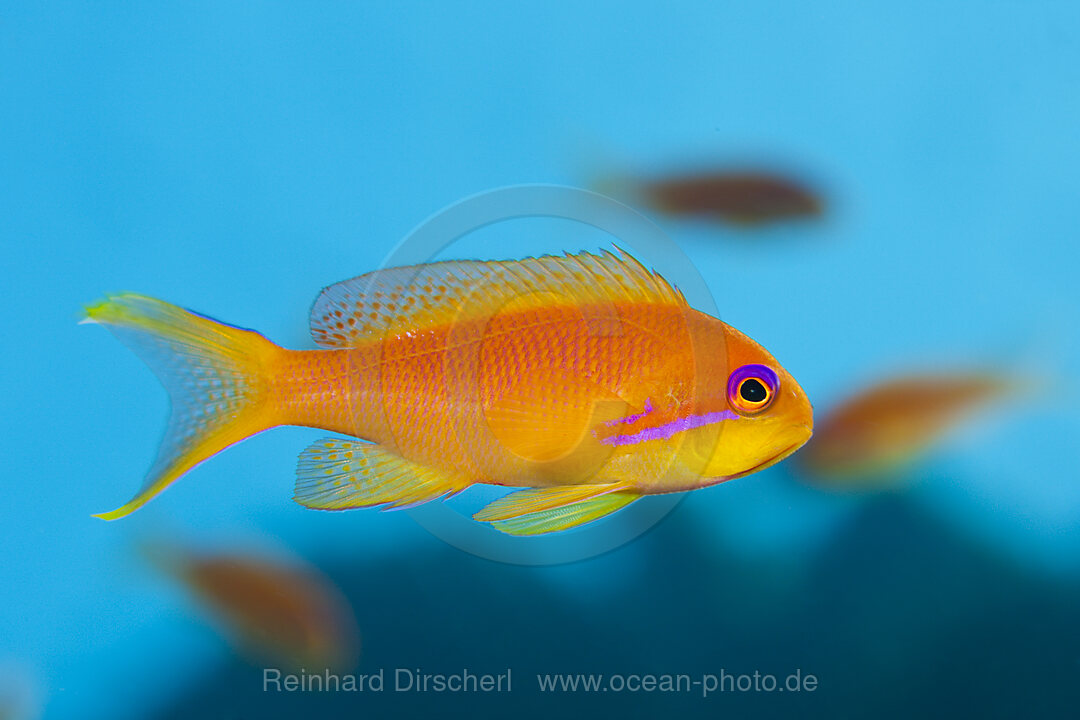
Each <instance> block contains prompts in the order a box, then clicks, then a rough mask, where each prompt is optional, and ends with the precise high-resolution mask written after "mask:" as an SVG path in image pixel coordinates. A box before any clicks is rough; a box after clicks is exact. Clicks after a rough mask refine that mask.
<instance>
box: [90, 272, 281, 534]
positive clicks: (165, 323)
mask: <svg viewBox="0 0 1080 720" xmlns="http://www.w3.org/2000/svg"><path fill="white" fill-rule="evenodd" d="M83 322H92V323H98V324H100V325H104V326H105V327H107V328H108V329H109V330H110V331H111V332H112V333H113V334H114V335H116V337H117V338H119V339H120V340H121V341H122V342H123V343H124V344H126V345H127V346H128V347H130V348H131V349H132V350H134V351H135V353H136V354H137V355H138V356H139V357H140V358H142V359H143V361H144V362H145V363H146V364H147V365H149V366H150V369H151V370H153V371H154V374H155V375H157V376H158V379H159V380H161V383H162V384H163V385H164V386H165V389H166V390H167V391H168V392H169V399H170V401H171V405H172V409H171V413H170V416H169V424H168V428H167V429H166V431H165V439H164V440H162V443H161V448H160V449H159V450H158V456H157V460H156V461H155V462H154V465H153V467H151V468H150V471H149V473H147V475H146V480H145V481H144V482H143V486H142V488H141V489H140V490H139V492H138V493H136V495H135V497H134V498H132V499H131V501H130V502H128V503H127V504H126V505H124V506H122V507H119V508H117V509H116V510H113V511H111V512H106V513H101V514H100V515H96V516H95V517H99V518H102V519H105V520H115V519H117V518H121V517H124V516H125V515H128V514H130V513H131V512H133V511H135V510H137V509H138V508H140V507H142V506H143V505H145V504H146V503H147V502H148V501H149V500H150V499H151V498H153V497H154V496H155V495H157V494H158V493H159V492H161V491H162V490H164V489H165V488H166V487H168V486H169V484H170V483H172V482H173V481H174V480H176V479H177V478H179V477H180V476H181V475H183V474H184V473H185V472H187V471H188V470H190V469H191V468H193V467H195V466H196V465H198V464H199V463H201V462H202V461H203V460H206V459H207V458H209V457H210V456H211V455H214V454H215V453H217V452H220V451H221V450H224V449H225V448H227V447H228V446H230V445H232V444H234V443H237V442H239V441H241V440H243V439H244V438H246V437H249V436H251V435H254V434H255V433H258V432H260V431H262V430H266V429H268V428H271V427H273V426H274V425H276V424H277V422H276V417H275V416H274V412H273V410H272V403H269V402H267V401H268V399H269V396H270V383H269V377H270V376H269V372H268V367H269V366H270V363H271V361H272V360H273V358H274V355H275V354H276V353H277V352H280V348H278V347H277V346H276V345H274V344H273V343H271V342H270V341H269V340H267V339H266V338H264V337H263V336H262V335H260V334H258V333H256V332H254V331H252V330H243V329H241V328H236V327H232V326H231V325H225V324H223V323H219V322H217V321H216V320H211V319H210V318H206V317H203V316H201V315H197V314H195V313H192V312H189V311H187V310H183V309H181V308H178V307H176V306H175V305H170V304H168V303H164V302H161V301H160V300H155V299H153V298H149V297H145V296H142V295H134V294H128V293H125V294H123V295H114V296H111V297H109V298H107V299H105V300H103V301H102V302H99V303H97V304H96V305H92V306H90V307H88V308H87V309H86V319H85V320H84V321H83Z"/></svg>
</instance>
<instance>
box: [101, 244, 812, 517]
mask: <svg viewBox="0 0 1080 720" xmlns="http://www.w3.org/2000/svg"><path fill="white" fill-rule="evenodd" d="M87 319H88V320H89V321H92V322H97V323H101V324H103V325H105V326H106V327H108V328H109V329H110V330H112V331H113V332H114V333H115V334H116V335H117V336H118V337H119V338H120V339H121V340H123V341H125V342H126V343H128V344H129V345H130V346H131V347H132V348H133V349H134V350H135V351H136V352H137V353H138V354H139V355H140V356H141V357H143V359H144V360H146V362H147V363H148V364H149V365H150V366H151V367H152V368H153V369H154V370H155V371H156V373H157V374H158V376H159V377H160V378H161V380H162V381H163V383H164V384H165V386H166V388H167V389H168V390H169V392H170V394H171V396H172V416H171V419H170V424H169V429H168V431H167V434H166V439H165V441H164V443H163V445H162V447H161V450H160V452H159V455H158V459H157V462H156V463H155V464H154V466H153V468H152V469H151V470H150V473H149V475H148V477H147V479H146V482H145V484H144V486H143V488H142V490H141V491H140V492H139V493H138V494H137V495H136V496H135V498H134V499H133V500H131V501H130V502H129V503H127V504H126V505H124V506H123V507H121V508H119V509H117V510H114V511H112V512H109V513H105V514H103V515H100V516H99V517H103V518H106V519H110V520H111V519H115V518H119V517H122V516H124V515H127V514H128V513H130V512H132V511H133V510H135V509H136V508H138V507H140V506H142V505H143V504H144V503H146V502H147V501H148V500H149V499H150V498H152V497H154V496H155V495H156V494H157V493H159V492H161V490H163V489H164V488H165V487H166V486H167V485H169V483H171V482H173V481H174V480H176V479H177V478H178V477H180V475H182V474H183V473H185V472H187V471H188V470H190V469H191V468H192V467H194V466H195V465H196V464H198V463H200V462H202V461H203V460H205V459H206V458H208V457H210V456H211V455H213V454H214V453H216V452H218V451H220V450H222V449H224V448H226V447H228V446H229V445H232V444H233V443H236V442H238V441H240V440H242V439H244V438H246V437H249V436H251V435H253V434H255V433H257V432H260V431H262V430H266V429H268V428H272V427H275V426H278V425H302V426H307V427H315V428H321V429H323V430H329V431H332V432H337V433H341V434H343V435H347V436H351V437H352V438H359V439H358V440H353V439H346V438H328V439H325V440H320V441H319V442H316V443H315V444H313V445H312V446H311V447H309V448H308V449H307V450H306V451H304V452H303V453H302V454H301V456H300V461H299V465H298V467H297V480H296V493H295V500H296V501H297V502H299V503H300V504H302V505H305V506H307V507H311V508H318V509H323V510H344V509H348V508H359V507H371V506H387V507H403V506H408V505H413V504H418V503H423V502H427V501H429V500H433V499H436V498H441V497H444V496H448V495H452V494H454V493H457V492H460V491H462V490H464V489H465V488H467V487H469V486H470V485H473V484H475V483H489V484H495V485H505V486H513V487H521V488H528V489H525V490H520V491H518V492H514V493H512V494H510V495H507V496H506V497H503V498H500V499H499V500H496V501H495V502H493V503H491V504H490V505H489V506H487V507H486V508H484V509H483V510H481V511H480V512H479V513H477V514H476V515H475V517H476V519H478V520H482V521H488V522H492V523H493V524H494V526H495V527H497V528H498V529H500V530H502V531H504V532H508V533H512V534H536V533H544V532H551V531H555V530H562V529H565V528H569V527H573V526H575V525H579V524H582V523H585V522H588V521H590V520H593V519H596V518H599V517H602V516H604V515H607V514H608V513H611V512H614V511H615V510H618V509H619V508H621V507H623V506H625V505H627V504H629V503H631V502H633V501H634V500H636V499H637V498H639V497H641V496H642V495H650V494H656V493H667V492H678V491H683V490H692V489H695V488H700V487H705V486H708V485H714V484H716V483H719V482H721V481H723V480H728V479H731V478H734V477H739V476H742V475H746V474H748V473H751V472H754V471H756V470H760V469H762V468H765V467H768V466H769V465H772V464H773V463H776V462H779V461H780V460H782V459H783V458H785V457H787V456H788V455H790V454H791V453H793V452H794V451H795V450H796V449H798V448H799V447H800V446H801V445H802V444H803V443H805V442H806V440H807V439H808V438H809V437H810V432H811V426H812V411H811V407H810V403H809V401H808V400H807V398H806V395H805V394H804V393H803V391H802V388H800V387H799V385H798V383H796V382H795V380H794V379H793V378H792V377H791V376H790V375H789V374H788V373H787V372H786V371H785V370H784V369H783V368H782V367H781V366H780V364H779V363H777V361H776V360H775V359H774V358H773V357H772V356H771V355H770V354H769V353H768V352H766V351H765V350H764V349H763V348H762V347H761V346H760V345H758V344H757V343H755V342H754V341H752V340H750V339H749V338H748V337H746V336H745V335H743V334H742V333H740V332H739V331H737V330H735V329H733V328H731V327H730V326H728V325H726V324H724V323H723V322H721V321H719V320H717V319H716V318H713V317H710V316H708V315H706V314H704V313H701V312H698V311H696V310H694V309H693V308H691V307H690V306H689V305H688V304H687V303H686V300H685V299H684V298H683V296H682V294H681V293H679V292H678V291H677V290H676V289H675V288H673V287H672V286H671V285H669V284H668V283H667V282H666V281H665V280H664V279H663V278H661V277H660V276H659V275H656V274H655V273H653V272H651V271H649V270H648V269H646V268H645V267H644V266H642V265H641V264H640V263H638V262H637V261H636V260H634V259H633V258H632V257H630V256H629V255H626V254H625V253H620V254H618V255H615V254H611V253H606V252H605V253H603V254H601V255H592V254H588V253H583V254H579V255H567V256H563V257H542V258H530V259H527V260H522V261H505V262H479V261H460V262H439V263H433V264H427V265H418V266H412V267H402V268H392V269H387V270H379V271H377V272H373V273H369V274H367V275H363V276H360V277H358V278H355V279H353V280H347V281H345V282H341V283H338V284H337V285H333V286H331V287H329V288H327V289H325V290H324V291H323V292H322V294H321V295H320V296H319V298H318V300H317V301H316V303H315V306H314V308H313V310H312V314H311V331H312V335H313V337H314V339H315V342H316V343H317V344H318V345H320V346H321V347H322V348H323V349H321V350H286V349H284V348H281V347H278V346H276V345H274V344H273V343H271V342H270V341H268V340H267V339H266V338H264V337H263V336H261V335H259V334H258V333H255V332H253V331H251V330H243V329H240V328H236V327H232V326H229V325H224V324H222V323H219V322H216V321H214V320H211V319H209V318H207V317H204V316H202V315H198V314H195V313H192V312H188V311H186V310H182V309H180V308H178V307H175V306H172V305H168V304H166V303H164V302H161V301H158V300H153V299H151V298H147V297H143V296H140V295H132V294H124V295H118V296H114V297H111V298H109V299H107V300H105V301H103V302H101V303H99V304H97V305H94V306H92V307H90V308H88V310H87Z"/></svg>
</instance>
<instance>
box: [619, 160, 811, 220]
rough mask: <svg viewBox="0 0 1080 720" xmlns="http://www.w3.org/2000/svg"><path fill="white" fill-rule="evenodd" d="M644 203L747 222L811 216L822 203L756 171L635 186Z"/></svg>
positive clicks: (779, 178)
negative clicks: (638, 187) (637, 187)
mask: <svg viewBox="0 0 1080 720" xmlns="http://www.w3.org/2000/svg"><path fill="white" fill-rule="evenodd" d="M639 193H640V194H641V196H642V198H643V199H644V201H645V202H646V203H647V204H649V205H651V206H652V207H654V208H656V209H657V210H659V211H661V212H664V213H667V214H669V215H684V216H695V217H701V218H705V219H714V220H715V219H720V220H727V221H729V222H734V223H742V224H753V223H761V222H766V221H770V220H787V219H793V218H806V217H817V216H819V215H821V213H822V209H823V202H822V200H821V198H820V197H819V196H818V195H817V194H816V193H815V192H813V191H812V190H811V189H810V188H808V187H806V186H804V185H802V184H800V183H798V182H796V181H795V180H793V179H791V178H787V177H782V176H780V175H775V174H769V173H765V172H761V171H745V172H739V171H731V172H716V173H701V174H694V175H687V176H676V177H670V178H664V179H657V180H650V181H645V182H642V183H641V186H640V189H639Z"/></svg>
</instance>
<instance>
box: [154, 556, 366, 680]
mask: <svg viewBox="0 0 1080 720" xmlns="http://www.w3.org/2000/svg"><path fill="white" fill-rule="evenodd" d="M143 551H144V554H145V555H146V556H147V558H148V559H149V560H151V561H152V562H153V564H154V565H156V566H158V567H159V568H161V569H162V570H164V571H166V572H167V573H169V574H170V575H172V576H173V577H175V578H176V579H178V580H180V581H181V582H183V583H184V585H186V586H187V588H188V589H189V590H190V591H191V592H192V593H193V594H194V595H195V596H196V597H197V598H198V599H199V600H200V601H201V602H202V603H203V604H204V605H206V606H207V607H208V608H209V609H210V610H211V611H212V612H213V613H214V615H216V616H217V617H218V618H219V619H220V620H221V621H222V622H223V623H224V629H225V631H226V632H227V633H228V635H229V636H230V637H231V638H232V639H233V640H234V641H235V642H236V643H237V644H238V645H239V646H240V647H241V649H243V650H244V651H246V652H248V653H249V654H250V655H252V656H253V657H254V658H256V659H261V660H265V661H274V662H284V663H285V664H287V665H289V666H290V667H296V668H299V667H319V666H322V667H327V666H330V667H339V668H342V667H348V666H350V665H351V664H352V663H353V662H354V661H355V659H356V654H357V652H358V647H359V640H358V636H357V630H356V620H355V618H354V616H353V612H352V609H351V608H350V607H349V604H348V603H347V602H346V600H345V598H344V597H343V596H342V594H341V592H340V591H339V590H338V589H337V587H336V586H335V585H334V584H333V583H332V582H330V580H328V579H327V578H326V577H324V576H323V575H322V574H321V573H319V572H318V571H316V570H315V568H312V567H306V566H301V565H298V564H296V563H285V562H280V561H274V560H270V559H267V558H263V557H255V556H251V555H241V554H217V553H202V552H195V551H190V550H186V549H182V548H179V547H175V546H172V545H161V544H154V545H148V546H146V547H144V548H143Z"/></svg>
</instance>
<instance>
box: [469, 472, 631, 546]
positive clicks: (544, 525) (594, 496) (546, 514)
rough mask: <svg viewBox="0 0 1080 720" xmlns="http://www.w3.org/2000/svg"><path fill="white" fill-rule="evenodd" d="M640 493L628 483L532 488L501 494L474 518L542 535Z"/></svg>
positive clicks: (599, 513) (512, 531) (603, 511)
mask: <svg viewBox="0 0 1080 720" xmlns="http://www.w3.org/2000/svg"><path fill="white" fill-rule="evenodd" d="M639 497H641V495H640V494H639V493H637V492H635V491H633V490H631V489H630V486H628V485H626V484H624V483H612V484H607V485H574V486H569V487H553V488H531V489H529V490H519V491H517V492H513V493H510V494H509V495H506V496H504V497H501V498H499V499H498V500H496V501H494V502H492V503H490V504H489V505H487V507H485V508H484V509H482V510H481V511H480V512H478V513H476V514H475V515H473V519H474V520H480V521H483V522H490V523H491V525H492V527H494V528H495V529H496V530H499V531H501V532H504V533H507V534H508V535H541V534H543V533H549V532H558V531H560V530H568V529H570V528H573V527H577V526H578V525H583V524H585V523H587V522H591V521H593V520H597V519H599V518H602V517H604V516H605V515H609V514H611V513H613V512H615V511H616V510H619V509H621V508H623V507H626V506H627V505H629V504H630V503H632V502H633V501H634V500H637V499H638V498H639Z"/></svg>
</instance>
